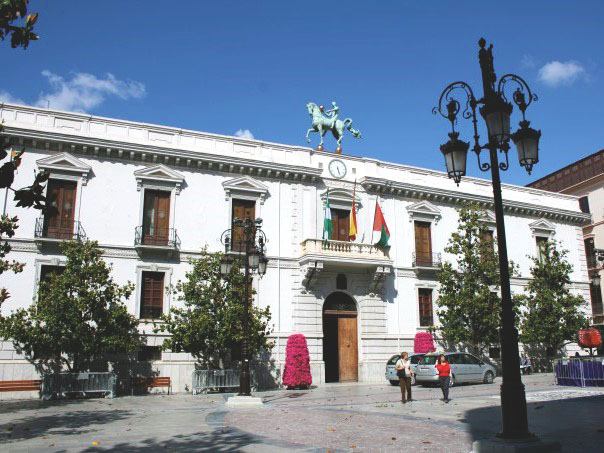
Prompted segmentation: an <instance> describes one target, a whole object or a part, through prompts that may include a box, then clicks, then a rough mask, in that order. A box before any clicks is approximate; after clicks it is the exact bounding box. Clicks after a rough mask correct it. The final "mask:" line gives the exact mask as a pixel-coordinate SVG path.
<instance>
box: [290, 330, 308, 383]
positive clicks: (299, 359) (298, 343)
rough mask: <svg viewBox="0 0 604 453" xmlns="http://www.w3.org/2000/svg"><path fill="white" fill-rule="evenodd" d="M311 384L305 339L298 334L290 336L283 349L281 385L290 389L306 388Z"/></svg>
mask: <svg viewBox="0 0 604 453" xmlns="http://www.w3.org/2000/svg"><path fill="white" fill-rule="evenodd" d="M311 384H312V376H311V374H310V355H309V354H308V345H307V344H306V337H305V336H304V335H302V334H300V333H296V334H293V335H290V336H289V338H288V339H287V346H286V347H285V370H284V372H283V385H284V386H286V387H287V388H288V389H292V388H308V387H309V386H310V385H311Z"/></svg>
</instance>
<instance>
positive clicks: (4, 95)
mask: <svg viewBox="0 0 604 453" xmlns="http://www.w3.org/2000/svg"><path fill="white" fill-rule="evenodd" d="M0 102H8V103H9V104H25V101H23V100H22V99H19V98H16V97H14V96H13V95H12V94H10V93H9V92H8V91H5V90H0Z"/></svg>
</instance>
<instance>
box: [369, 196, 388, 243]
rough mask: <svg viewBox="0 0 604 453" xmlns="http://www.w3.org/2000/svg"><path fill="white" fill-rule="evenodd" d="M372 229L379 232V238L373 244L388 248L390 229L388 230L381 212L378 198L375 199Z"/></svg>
mask: <svg viewBox="0 0 604 453" xmlns="http://www.w3.org/2000/svg"><path fill="white" fill-rule="evenodd" d="M373 231H379V232H380V240H379V241H377V242H376V243H375V246H376V247H380V248H383V249H387V248H390V246H389V245H388V240H389V239H390V231H388V225H386V219H384V214H382V208H380V204H379V203H378V200H375V215H374V216H373Z"/></svg>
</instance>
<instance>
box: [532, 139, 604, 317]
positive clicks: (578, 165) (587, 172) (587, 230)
mask: <svg viewBox="0 0 604 453" xmlns="http://www.w3.org/2000/svg"><path fill="white" fill-rule="evenodd" d="M528 187H533V188H535V189H541V190H548V191H551V192H558V193H563V194H568V195H575V196H577V197H579V200H578V203H579V208H580V209H581V211H582V212H584V213H586V214H591V222H590V223H589V224H588V225H584V226H583V240H584V243H585V259H586V262H587V270H588V274H589V277H590V291H589V292H590V298H591V309H592V316H593V323H594V324H595V325H600V326H604V307H603V306H602V300H603V298H604V297H603V293H604V285H602V283H601V280H602V277H604V149H603V150H600V151H598V152H596V153H594V154H592V155H590V156H587V157H584V158H583V159H581V160H578V161H577V162H574V163H572V164H570V165H567V166H566V167H564V168H561V169H560V170H558V171H555V172H553V173H551V174H549V175H547V176H544V177H543V178H541V179H538V180H537V181H535V182H532V183H530V184H528ZM598 252H599V253H598ZM594 276H596V277H597V276H599V278H595V279H594V278H593V277H594Z"/></svg>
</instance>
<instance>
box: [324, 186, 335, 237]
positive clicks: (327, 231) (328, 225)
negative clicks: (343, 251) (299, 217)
mask: <svg viewBox="0 0 604 453" xmlns="http://www.w3.org/2000/svg"><path fill="white" fill-rule="evenodd" d="M332 237H333V223H332V222H331V208H330V207H329V190H327V200H326V201H325V220H324V222H323V239H325V240H329V239H331V238H332Z"/></svg>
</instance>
